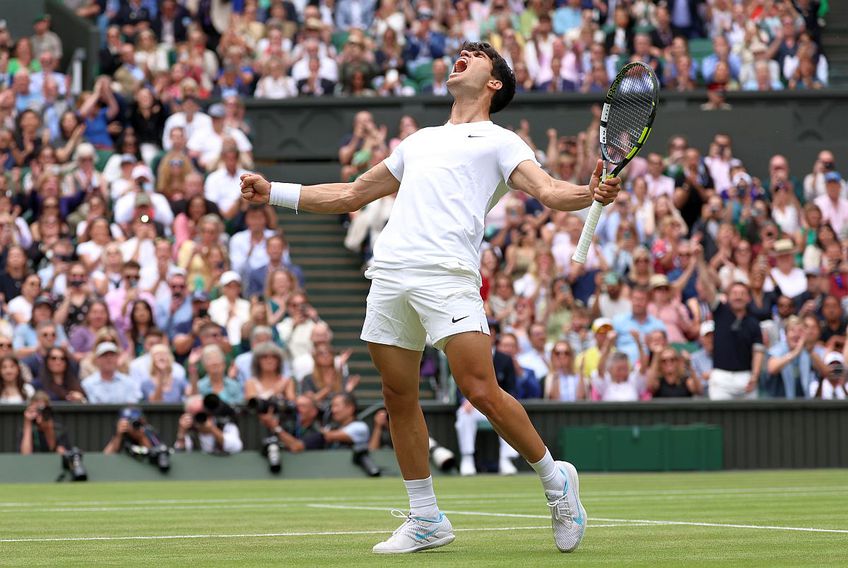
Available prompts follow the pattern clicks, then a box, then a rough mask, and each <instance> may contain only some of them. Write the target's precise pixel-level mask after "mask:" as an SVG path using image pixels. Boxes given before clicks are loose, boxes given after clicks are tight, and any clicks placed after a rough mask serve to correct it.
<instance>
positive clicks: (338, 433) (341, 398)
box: [322, 393, 380, 477]
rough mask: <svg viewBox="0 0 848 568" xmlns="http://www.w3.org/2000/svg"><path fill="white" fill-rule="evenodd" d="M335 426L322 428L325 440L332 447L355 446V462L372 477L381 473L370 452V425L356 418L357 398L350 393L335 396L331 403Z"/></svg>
mask: <svg viewBox="0 0 848 568" xmlns="http://www.w3.org/2000/svg"><path fill="white" fill-rule="evenodd" d="M330 412H331V415H332V419H333V423H332V425H333V426H335V427H334V428H333V427H325V428H324V429H322V432H323V434H324V441H325V442H326V443H327V445H328V447H330V448H339V447H350V448H353V463H355V464H356V465H358V466H359V467H360V468H362V470H363V471H364V472H365V473H366V474H367V475H369V476H370V477H376V476H378V475H380V468H379V466H377V464H376V463H374V461H373V460H372V459H371V455H370V454H369V453H368V442H369V441H370V438H371V435H370V433H369V431H368V425H367V424H366V423H365V422H362V421H361V420H356V418H355V417H356V399H355V398H353V395H351V394H349V393H340V394H337V395H335V396H333V400H332V403H331V404H330Z"/></svg>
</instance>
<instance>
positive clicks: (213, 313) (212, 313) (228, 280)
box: [209, 270, 250, 345]
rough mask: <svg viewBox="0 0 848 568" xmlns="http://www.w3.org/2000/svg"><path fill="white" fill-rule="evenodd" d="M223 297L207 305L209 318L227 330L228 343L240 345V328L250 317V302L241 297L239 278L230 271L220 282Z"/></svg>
mask: <svg viewBox="0 0 848 568" xmlns="http://www.w3.org/2000/svg"><path fill="white" fill-rule="evenodd" d="M220 285H221V289H222V290H223V295H222V296H221V297H220V298H218V299H216V300H213V301H212V302H211V303H210V304H209V317H210V318H212V321H213V322H215V323H216V324H218V325H220V326H222V327H225V328H226V329H227V337H229V339H230V343H232V344H233V345H238V344H239V343H241V328H242V326H243V325H244V324H245V323H246V322H247V321H248V319H249V317H250V302H248V301H247V300H245V299H244V298H242V297H241V276H239V275H238V273H237V272H234V271H232V270H230V271H227V272H224V274H222V275H221V280H220Z"/></svg>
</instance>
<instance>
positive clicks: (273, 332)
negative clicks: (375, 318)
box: [0, 0, 848, 427]
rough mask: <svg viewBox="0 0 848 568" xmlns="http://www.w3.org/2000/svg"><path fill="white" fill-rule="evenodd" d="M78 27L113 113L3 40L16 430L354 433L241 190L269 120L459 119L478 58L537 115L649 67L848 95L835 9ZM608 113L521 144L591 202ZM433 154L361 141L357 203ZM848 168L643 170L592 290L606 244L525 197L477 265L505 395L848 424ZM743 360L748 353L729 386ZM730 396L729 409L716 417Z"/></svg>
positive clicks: (685, 6)
mask: <svg viewBox="0 0 848 568" xmlns="http://www.w3.org/2000/svg"><path fill="white" fill-rule="evenodd" d="M65 3H66V4H67V5H68V6H69V7H71V8H73V9H75V10H76V11H77V13H78V14H80V15H81V16H83V17H85V18H88V19H90V20H91V21H92V22H93V23H96V24H97V25H98V26H99V27H100V28H101V29H102V31H103V35H102V42H103V43H102V48H101V51H100V62H99V64H100V65H99V68H100V72H101V75H100V76H99V77H98V78H97V80H96V81H95V82H94V84H93V85H92V88H91V89H90V90H87V91H83V92H74V89H73V82H72V81H71V77H70V76H69V75H67V74H65V73H63V70H62V68H61V66H60V62H61V61H62V57H63V54H64V52H65V49H64V48H63V45H62V40H61V37H60V36H59V35H57V34H56V33H55V31H52V30H51V21H50V18H49V17H47V16H42V17H39V18H38V19H37V20H36V21H35V22H34V23H33V33H32V35H31V36H22V37H12V35H11V33H10V31H9V29H8V28H7V26H6V25H5V22H2V21H0V170H2V175H0V314H2V317H0V377H2V390H0V401H2V402H12V403H20V402H26V401H27V400H29V399H31V398H32V397H33V393H34V392H35V391H43V393H46V396H47V397H48V400H50V401H53V402H56V401H63V402H84V401H87V402H89V403H100V402H103V403H106V402H108V403H118V404H128V403H137V402H159V401H161V402H175V403H176V402H186V401H187V400H189V399H191V400H196V399H194V398H192V397H196V396H197V395H206V394H209V393H214V394H217V395H218V396H219V397H220V398H221V399H222V400H223V401H225V402H228V403H232V404H240V403H242V402H244V401H246V400H247V399H250V398H281V399H283V400H285V401H287V403H288V404H290V405H292V406H298V405H303V406H304V407H305V406H307V405H308V404H313V405H315V406H316V408H317V409H318V410H319V411H320V412H321V413H322V414H331V413H332V411H331V408H330V407H331V405H332V401H333V399H334V395H337V394H339V393H351V392H353V391H354V389H355V388H356V386H357V383H358V377H356V376H350V375H349V374H348V372H347V366H346V361H347V359H348V358H349V357H350V353H349V352H342V353H339V352H336V351H335V350H334V349H333V347H332V331H331V330H330V329H329V327H328V326H327V324H326V323H324V322H322V321H321V319H320V316H319V314H317V313H316V311H315V310H314V309H313V308H312V307H311V306H310V304H309V301H308V297H307V296H306V293H305V291H304V284H305V283H304V280H303V274H302V271H301V270H300V269H299V268H298V267H297V265H296V264H295V262H296V259H292V258H291V257H290V254H289V249H288V244H287V241H286V238H285V234H284V232H283V230H282V228H281V227H279V226H277V223H278V221H277V219H276V217H275V216H274V215H273V213H272V212H271V210H270V209H266V208H261V207H250V206H248V205H247V203H246V202H244V201H243V200H241V199H240V197H239V193H238V191H236V190H235V188H237V186H238V178H239V176H240V175H241V174H242V173H244V172H245V171H247V170H248V169H250V168H252V167H253V155H252V142H251V137H252V130H251V125H250V124H249V122H248V121H247V120H246V117H245V108H244V102H243V101H244V99H245V97H251V96H253V97H259V98H262V97H267V98H284V97H289V96H296V95H303V96H317V95H331V94H333V95H407V94H412V93H416V92H425V93H434V94H445V92H446V88H445V80H446V76H447V74H448V73H449V72H450V69H451V67H452V58H453V57H455V56H456V55H457V52H458V49H459V47H460V45H461V44H462V42H463V41H465V40H475V39H482V40H486V41H489V42H491V43H492V44H493V45H494V46H496V47H497V48H498V49H499V50H500V51H501V52H502V53H503V55H504V57H505V58H506V59H507V60H508V62H509V63H510V65H511V66H513V67H514V68H515V71H516V76H517V78H518V82H519V91H588V92H591V91H601V90H605V89H606V87H607V84H608V82H609V78H610V77H611V76H612V75H613V74H614V73H615V71H616V69H617V68H620V67H621V66H622V65H623V64H624V63H626V62H627V61H630V60H633V59H639V60H643V61H645V62H647V63H649V64H650V65H652V66H653V67H654V68H655V69H656V70H657V74H658V76H659V77H660V80H661V81H662V83H663V85H664V87H665V88H667V89H676V90H689V89H694V88H700V87H708V88H709V89H710V91H711V92H722V91H724V90H732V89H735V88H744V89H757V90H769V89H778V88H816V87H820V86H823V85H826V84H827V61H826V59H825V57H824V54H823V53H822V52H821V49H820V36H821V27H822V24H823V18H824V16H825V15H826V12H827V3H826V2H818V1H814V0H798V1H797V2H777V1H770V0H764V1H751V2H735V3H734V2H729V1H723V0H712V1H710V2H698V1H690V0H669V1H668V2H658V3H654V2H646V1H634V2H626V1H620V2H615V3H606V2H598V1H594V2H587V1H581V0H567V1H562V2H558V3H556V4H552V3H550V2H546V1H542V0H530V1H529V2H527V4H526V6H525V5H524V4H523V3H521V2H515V1H509V0H491V1H490V2H488V3H486V4H484V3H480V2H465V1H464V0H460V1H458V2H455V3H450V2H444V1H435V2H431V1H429V0H420V1H419V2H415V3H411V2H405V1H402V2H395V1H393V0H383V1H382V2H379V3H377V2H373V1H371V0H339V1H338V2H327V1H324V2H319V3H317V4H316V3H309V4H306V3H304V2H289V1H280V0H258V1H257V0H232V1H221V0H208V1H207V0H185V1H183V0H180V1H177V0H160V1H155V0H66V2H65ZM610 5H613V7H612V8H611V7H610ZM696 45H697V46H700V47H699V49H700V50H701V51H699V52H698V53H694V49H693V46H696ZM594 113H595V114H594V122H593V123H592V124H590V125H589V127H588V128H587V129H586V131H585V132H582V133H580V134H579V135H578V136H574V137H570V136H560V135H559V134H558V133H557V132H556V131H554V130H550V131H549V132H548V133H547V139H546V140H544V141H541V142H542V144H540V145H539V146H537V145H536V142H538V141H534V140H532V139H531V137H530V134H529V131H530V129H529V125H528V124H526V123H522V124H521V125H520V126H519V129H518V133H519V134H520V135H521V136H522V137H523V138H524V139H525V140H526V141H527V142H528V144H530V145H531V146H532V147H533V148H534V150H535V151H536V153H537V155H538V157H539V160H540V161H541V162H542V163H543V164H544V165H545V167H546V168H547V169H548V170H549V171H550V172H551V173H552V174H553V175H555V176H556V177H559V178H562V179H568V180H572V181H575V182H579V181H583V180H585V179H587V178H588V177H589V172H590V171H591V169H592V165H593V164H594V160H595V159H596V154H597V150H596V148H597V140H596V136H597V131H598V129H597V120H599V111H598V109H597V108H596V109H594ZM391 127H392V132H393V133H394V132H395V130H394V125H391ZM417 129H418V124H417V123H416V120H415V118H414V117H404V118H403V119H402V120H401V122H400V124H399V125H397V135H396V136H395V137H390V136H389V134H388V133H389V128H388V127H387V126H386V125H377V124H375V122H374V120H373V117H371V116H370V115H369V114H368V113H367V112H363V113H360V114H359V115H357V119H356V122H355V124H354V127H353V130H352V133H351V135H350V137H349V138H347V139H346V140H345V141H344V143H343V144H342V147H341V148H340V150H339V157H340V161H341V165H342V175H343V178H344V179H346V180H348V179H352V178H354V177H355V176H356V175H359V174H360V173H362V172H363V171H365V170H366V169H367V168H368V167H370V166H372V165H374V164H376V163H379V161H381V160H382V159H384V158H385V157H386V156H387V155H388V154H389V153H390V152H391V151H392V149H393V148H394V147H395V146H396V145H397V144H398V143H400V141H401V140H402V139H403V138H405V137H406V136H409V135H410V134H411V133H413V132H415V131H416V130H417ZM702 151H703V152H702ZM836 165H837V162H836V159H835V157H834V156H833V155H832V154H830V153H829V152H828V151H827V150H823V151H822V153H821V155H820V156H819V159H818V160H817V161H816V163H815V164H814V165H813V166H812V167H810V165H808V164H793V168H794V171H795V172H803V173H804V174H805V175H800V176H799V175H796V174H795V173H790V169H789V160H788V159H787V157H785V156H774V157H773V158H772V159H771V161H770V163H769V164H768V171H769V175H768V177H767V178H765V179H756V178H753V177H752V176H751V175H750V174H749V173H748V171H747V170H746V168H745V165H743V164H741V163H740V162H739V160H737V159H735V158H734V155H733V141H732V140H730V138H729V137H728V136H725V135H721V134H720V135H717V136H716V138H715V140H714V142H713V144H711V145H710V147H709V148H703V149H699V148H695V147H691V146H690V145H689V144H688V142H687V141H686V139H685V138H684V137H675V138H673V139H672V140H670V141H669V144H668V149H667V152H666V153H665V154H664V155H660V154H650V155H648V156H645V157H644V158H640V159H638V160H636V161H635V162H634V163H633V164H632V165H631V166H630V168H629V171H628V178H627V191H626V192H623V193H622V194H621V197H620V199H619V201H618V202H617V203H616V204H615V205H614V206H612V207H610V208H609V210H608V212H607V213H606V215H605V216H604V220H603V221H602V223H601V225H600V226H599V230H598V234H597V239H596V244H595V246H594V247H593V249H592V251H591V253H590V256H589V261H588V263H587V264H586V265H585V266H580V265H575V264H572V263H571V262H570V260H569V259H570V256H571V252H572V251H573V248H574V244H575V243H576V238H577V236H578V235H579V233H580V229H581V226H582V219H581V214H567V213H553V212H551V211H549V210H547V209H545V208H544V207H543V206H541V205H540V204H539V203H536V202H534V201H533V200H532V199H527V197H526V196H523V195H510V197H509V198H507V199H504V200H503V201H502V202H501V203H500V204H499V205H498V206H496V207H495V209H494V210H493V211H492V212H491V214H490V216H489V218H488V227H487V244H486V247H485V249H484V251H483V254H482V258H481V272H482V274H483V281H484V286H483V289H482V290H481V292H482V294H483V297H484V299H485V300H486V306H487V310H488V312H489V315H490V318H491V324H492V330H493V331H494V332H496V333H493V340H496V341H497V342H498V343H497V346H498V349H499V350H500V351H503V352H504V353H507V352H510V350H511V348H510V347H504V346H503V345H502V343H503V342H504V341H506V342H509V341H513V342H514V343H515V348H514V349H512V351H514V353H513V354H512V355H508V356H507V357H508V360H509V361H511V362H512V363H511V366H510V365H508V366H507V367H509V368H511V370H509V369H507V370H506V371H505V373H502V374H501V375H502V378H503V380H504V381H505V382H504V385H505V386H507V387H508V388H509V389H510V390H511V392H513V393H514V394H517V395H519V396H524V397H538V396H544V397H548V398H556V399H559V400H574V399H579V398H586V399H601V400H622V399H628V400H630V399H632V400H637V399H642V398H649V397H651V396H679V395H684V396H690V395H691V396H705V395H709V396H710V397H714V398H719V397H723V396H725V395H727V396H734V397H735V396H743V395H744V396H755V395H757V394H758V393H760V394H762V395H771V396H786V397H790V398H791V397H825V398H828V397H839V398H843V397H844V396H845V387H844V380H843V379H841V378H840V377H841V374H840V375H839V376H838V377H837V375H836V374H835V373H830V372H829V370H832V369H836V368H837V367H838V369H839V370H840V372H841V371H842V365H843V362H842V361H843V359H842V357H843V356H842V355H841V352H842V350H843V347H844V344H845V341H844V336H845V317H844V305H843V299H844V298H845V297H846V296H848V259H846V249H845V248H844V247H843V243H844V242H845V239H846V236H848V235H846V231H848V201H846V200H845V190H846V189H845V182H844V181H843V180H842V177H841V176H840V175H839V173H838V171H837V168H836ZM805 170H806V171H805ZM390 211H391V198H387V199H385V200H381V201H379V202H377V203H375V204H372V205H369V207H368V208H367V209H365V210H363V211H361V212H359V213H358V214H356V215H354V216H352V220H351V230H350V232H349V234H348V239H347V240H346V243H345V244H346V245H347V246H348V247H349V248H351V249H354V250H364V251H365V252H366V255H367V250H368V248H369V246H370V243H373V242H374V239H375V238H376V237H377V236H378V235H379V231H380V228H381V227H382V225H383V224H384V223H385V219H386V218H387V215H388V214H389V212H390ZM646 244H647V246H646ZM740 284H742V285H740ZM740 306H741V307H740ZM746 306H747V307H746ZM752 322H753V323H756V324H757V325H753V323H752ZM728 330H729V331H728ZM724 333H732V334H734V335H733V336H732V337H734V338H735V340H734V343H733V344H732V345H733V346H734V347H736V346H738V345H740V344H746V345H748V346H749V347H750V349H748V351H749V353H748V354H747V355H746V356H743V357H742V358H741V360H736V359H731V360H725V361H720V359H721V357H720V356H717V357H713V356H712V355H713V343H715V344H716V345H719V344H720V342H721V341H724V340H726V338H727V336H725V335H722V334H724ZM740 334H741V335H740ZM737 336H738V337H737ZM743 336H744V337H743ZM740 338H741V339H740ZM743 340H744V341H743ZM740 341H741V343H740ZM500 351H499V352H500ZM690 351H692V353H691V355H690V354H689V352H690ZM256 352H259V353H262V356H261V357H255V356H254V353H256ZM715 352H716V353H722V351H721V350H719V349H716V350H715ZM502 361H505V360H503V359H502ZM713 367H715V369H714V368H713ZM716 370H718V371H725V372H726V373H727V374H728V376H727V377H725V379H726V380H725V382H727V383H728V384H731V386H729V387H727V388H725V389H724V390H722V389H719V388H716V387H715V382H716V381H714V382H713V383H712V386H713V388H710V383H709V381H708V378H709V377H710V376H711V373H712V374H714V373H715V371H716ZM746 372H747V373H748V378H744V377H743V378H740V377H741V375H739V373H743V374H744V373H746ZM501 375H499V376H501ZM751 377H753V378H751ZM740 381H744V385H743V386H742V388H741V391H740V389H739V388H737V387H738V384H737V383H739V382H740ZM734 385H735V386H734ZM728 393H729V394H728ZM303 397H306V399H308V404H307V401H306V400H305V399H303ZM40 398H42V397H40ZM269 427H270V426H269Z"/></svg>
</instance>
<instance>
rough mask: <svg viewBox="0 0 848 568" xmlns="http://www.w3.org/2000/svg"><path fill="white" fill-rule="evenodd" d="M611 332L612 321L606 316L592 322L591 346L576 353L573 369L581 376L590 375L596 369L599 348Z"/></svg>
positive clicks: (599, 355)
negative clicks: (592, 336)
mask: <svg viewBox="0 0 848 568" xmlns="http://www.w3.org/2000/svg"><path fill="white" fill-rule="evenodd" d="M610 333H613V325H612V321H611V320H610V319H608V318H597V319H596V320H595V321H593V322H592V334H593V335H594V338H593V342H592V346H591V347H589V348H588V349H584V350H582V351H581V352H579V353H578V354H577V357H576V359H575V369H576V371H577V372H578V373H579V374H580V375H581V376H583V377H591V376H592V373H594V372H595V371H596V370H597V369H598V363H599V362H600V360H601V348H602V347H603V346H604V343H605V342H606V340H607V336H608V335H609V334H610Z"/></svg>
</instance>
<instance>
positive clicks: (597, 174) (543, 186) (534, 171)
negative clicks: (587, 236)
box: [509, 160, 621, 211]
mask: <svg viewBox="0 0 848 568" xmlns="http://www.w3.org/2000/svg"><path fill="white" fill-rule="evenodd" d="M602 173H603V162H601V161H600V160H598V163H597V165H596V167H595V171H594V172H593V173H592V179H591V180H590V181H589V185H574V184H573V183H569V182H567V181H562V180H557V179H554V178H552V177H551V176H550V175H548V174H547V173H546V172H545V170H543V169H542V168H540V167H539V166H538V165H536V164H535V163H533V162H532V161H530V160H525V161H523V162H521V163H520V164H518V166H517V167H516V168H515V170H513V172H512V175H511V176H510V177H509V185H510V186H511V187H512V188H514V189H518V190H520V191H523V192H525V193H527V194H529V195H532V196H533V197H535V198H536V199H538V200H539V201H540V202H541V203H542V205H545V206H546V207H550V208H551V209H556V210H558V211H580V210H581V209H585V208H586V207H588V206H590V205H591V204H592V201H593V200H594V201H600V202H601V203H603V204H604V205H609V204H610V203H612V202H613V201H615V198H616V196H617V195H618V190H619V187H620V184H621V178H617V177H615V178H610V179H608V180H606V181H604V182H603V183H601V175H602Z"/></svg>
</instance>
